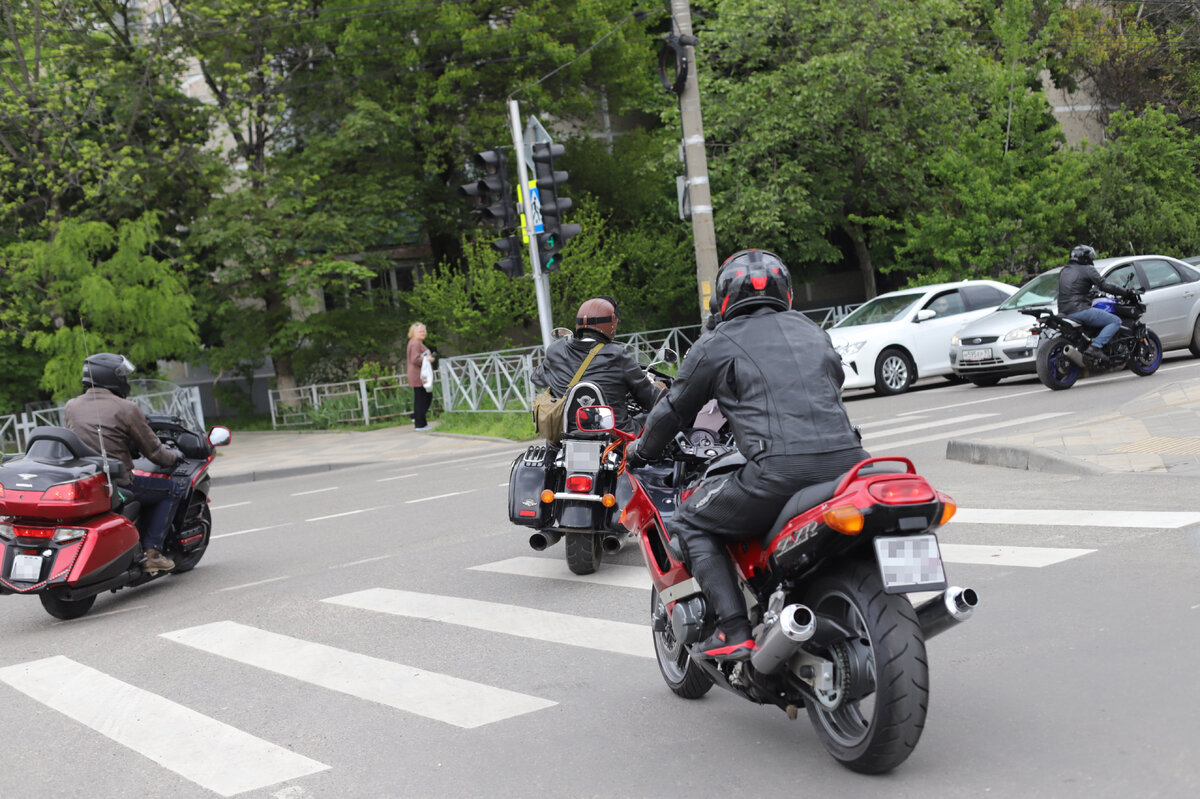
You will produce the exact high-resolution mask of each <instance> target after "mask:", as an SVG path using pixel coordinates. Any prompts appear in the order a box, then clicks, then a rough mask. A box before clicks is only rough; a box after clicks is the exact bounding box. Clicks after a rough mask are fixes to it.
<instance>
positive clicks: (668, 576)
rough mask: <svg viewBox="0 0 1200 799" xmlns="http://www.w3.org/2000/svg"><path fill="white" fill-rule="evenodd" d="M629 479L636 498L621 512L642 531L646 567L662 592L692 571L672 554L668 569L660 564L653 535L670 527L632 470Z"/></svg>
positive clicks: (640, 538) (626, 522)
mask: <svg viewBox="0 0 1200 799" xmlns="http://www.w3.org/2000/svg"><path fill="white" fill-rule="evenodd" d="M625 479H627V480H629V481H630V483H631V484H632V485H633V498H632V499H630V500H629V502H628V504H626V505H625V510H624V511H623V512H622V514H621V519H622V523H623V524H624V525H625V527H626V528H628V529H630V530H638V531H639V532H641V535H639V536H638V549H639V550H640V551H641V553H642V560H644V561H645V562H646V568H647V569H649V571H650V580H651V581H652V582H653V583H654V587H655V588H657V589H658V591H659V593H660V594H661V593H662V592H663V590H665V589H667V588H670V587H671V586H673V585H676V584H678V583H681V582H683V581H684V580H687V579H689V578H690V577H691V576H692V575H691V574H690V573H689V572H688V570H687V569H686V568H685V567H684V565H683V564H682V563H677V562H676V561H675V560H674V558H668V562H669V565H668V568H667V570H666V571H663V570H662V569H660V568H659V564H658V560H657V558H655V556H654V553H653V551H652V550H651V549H650V546H651V544H650V536H652V535H656V536H661V535H663V533H662V531H663V530H665V529H666V527H665V525H663V521H662V517H661V516H659V514H658V509H657V508H655V507H654V503H653V502H652V501H651V500H650V497H649V495H648V494H646V491H645V489H643V488H642V484H641V483H639V482H638V481H637V480H634V479H633V477H632V476H630V475H629V473H628V472H626V473H625ZM669 606H671V607H673V606H674V603H673V602H672V603H669Z"/></svg>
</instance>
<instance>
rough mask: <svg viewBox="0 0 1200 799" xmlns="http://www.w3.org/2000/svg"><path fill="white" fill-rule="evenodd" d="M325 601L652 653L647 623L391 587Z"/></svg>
mask: <svg viewBox="0 0 1200 799" xmlns="http://www.w3.org/2000/svg"><path fill="white" fill-rule="evenodd" d="M606 568H607V567H606ZM624 568H627V569H628V568H632V567H630V566H626V567H624ZM323 601H325V602H330V603H332V604H335V605H345V606H347V607H352V608H361V609H363V610H374V611H377V612H379V613H390V614H392V615H395V616H408V617H410V618H414V619H428V620H429V621H440V622H445V623H447V624H458V625H461V626H463V627H472V628H474V629H477V630H488V631H490V632H498V633H506V634H508V635H518V636H521V637H523V638H533V639H536V640H539V641H550V642H552V643H557V644H568V645H570V646H580V647H586V648H588V649H599V650H601V651H604V652H617V653H620V654H623V655H634V656H636V657H646V658H652V657H654V645H653V641H652V640H651V637H650V631H649V628H648V627H647V626H646V625H645V624H629V623H627V622H619V621H608V620H606V619H593V618H589V617H585V616H572V615H570V614H567V613H556V612H554V611H550V610H538V609H535V608H525V607H519V606H517V605H504V604H501V603H498V602H484V601H482V600H478V599H462V598H459V597H452V596H439V595H436V594H418V593H415V592H413V591H400V590H396V589H391V588H370V589H367V590H365V591H357V592H355V593H352V594H342V595H341V596H335V597H330V598H329V599H326V600H323Z"/></svg>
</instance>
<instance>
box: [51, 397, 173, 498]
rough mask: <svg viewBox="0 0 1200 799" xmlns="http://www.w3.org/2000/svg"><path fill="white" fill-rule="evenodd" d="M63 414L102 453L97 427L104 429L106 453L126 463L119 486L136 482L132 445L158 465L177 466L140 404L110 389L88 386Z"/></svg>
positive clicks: (68, 424)
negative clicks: (123, 397)
mask: <svg viewBox="0 0 1200 799" xmlns="http://www.w3.org/2000/svg"><path fill="white" fill-rule="evenodd" d="M63 415H64V416H65V417H66V427H67V429H68V430H70V431H71V432H72V433H74V434H75V435H77V436H79V439H80V440H81V441H82V442H83V443H85V444H87V445H88V446H89V447H91V448H92V449H94V450H96V452H100V436H99V435H98V434H97V433H96V428H97V427H100V428H101V429H102V430H103V431H104V452H105V454H106V455H107V456H108V457H110V458H118V459H120V461H121V463H123V464H125V469H126V474H125V476H124V478H122V479H120V480H117V481H116V482H117V484H118V485H129V484H130V483H132V482H133V453H132V452H131V450H132V448H133V446H136V447H137V449H138V451H139V452H141V454H142V455H145V456H146V457H147V458H149V459H150V460H152V461H154V462H155V463H157V464H158V465H159V466H174V465H175V464H176V463H178V462H179V456H178V455H177V454H176V453H174V452H172V451H171V450H169V449H167V448H166V447H164V446H163V445H162V442H161V441H159V440H158V436H156V435H154V431H153V430H151V429H150V424H149V423H148V422H147V421H146V414H144V413H142V409H141V408H139V407H138V406H137V403H134V402H131V401H130V400H127V399H121V398H120V397H118V396H117V395H116V394H114V393H112V392H111V391H109V390H108V389H107V388H89V389H88V390H87V391H85V392H83V393H82V394H80V395H79V396H78V397H76V398H75V399H73V400H71V401H70V402H68V403H67V407H66V408H64V409H63ZM131 445H132V446H131Z"/></svg>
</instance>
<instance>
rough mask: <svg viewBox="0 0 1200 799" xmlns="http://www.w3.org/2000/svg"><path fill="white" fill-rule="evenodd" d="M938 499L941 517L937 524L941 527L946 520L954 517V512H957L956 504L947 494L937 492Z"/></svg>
mask: <svg viewBox="0 0 1200 799" xmlns="http://www.w3.org/2000/svg"><path fill="white" fill-rule="evenodd" d="M938 499H939V500H941V502H942V518H941V519H940V520H939V521H938V526H939V527H941V526H942V525H943V524H945V523H946V522H948V521H950V520H951V519H952V518H954V514H955V513H957V512H958V505H957V504H956V503H955V502H954V499H953V498H951V497H950V495H949V494H943V493H942V492H941V491H939V492H938Z"/></svg>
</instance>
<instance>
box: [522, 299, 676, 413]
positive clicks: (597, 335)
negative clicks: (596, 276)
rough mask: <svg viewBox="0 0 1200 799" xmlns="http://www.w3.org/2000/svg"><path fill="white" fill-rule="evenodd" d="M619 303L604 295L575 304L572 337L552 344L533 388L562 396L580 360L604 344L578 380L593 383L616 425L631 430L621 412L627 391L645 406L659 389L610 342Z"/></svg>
mask: <svg viewBox="0 0 1200 799" xmlns="http://www.w3.org/2000/svg"><path fill="white" fill-rule="evenodd" d="M618 321H619V319H618V316H617V306H616V303H614V302H613V301H612V300H611V299H609V298H608V297H593V298H592V299H590V300H587V301H586V302H584V303H583V304H582V305H580V306H579V311H578V312H577V314H576V316H575V336H574V337H573V338H561V339H558V340H557V341H553V342H551V343H550V347H549V349H547V350H546V358H545V360H543V361H542V363H541V365H540V366H538V367H537V369H535V370H534V371H533V377H532V380H533V384H534V385H535V386H543V387H549V389H550V392H551V393H552V394H554V396H555V397H561V396H562V395H563V394H564V393H565V392H566V390H567V385H568V384H569V383H570V382H571V378H572V377H574V376H575V372H576V371H577V370H578V369H579V365H580V364H581V363H583V359H584V358H586V357H587V355H588V353H589V352H591V350H592V348H593V347H595V346H596V345H597V344H601V343H603V344H604V348H603V349H601V350H600V351H599V352H598V353H596V357H594V358H592V362H591V363H589V364H588V368H587V371H586V372H584V374H583V377H582V378H580V379H581V380H584V381H587V382H590V383H595V384H596V386H597V387H598V388H599V389H600V391H602V392H603V393H604V401H605V402H606V403H608V404H609V405H611V406H612V408H613V412H614V414H615V415H616V422H617V427H618V428H619V429H621V430H627V431H630V432H633V431H634V430H636V428H635V427H634V426H633V424H632V421H631V420H630V418H629V414H628V413H627V412H626V410H625V397H626V395H627V394H628V395H631V396H632V397H633V398H634V400H636V401H637V403H638V404H639V405H641V406H642V407H643V408H649V407H650V406H651V405H653V404H654V398H655V397H656V396H657V395H658V389H656V388H655V387H654V385H653V384H652V383H650V381H649V380H647V379H646V375H645V373H644V372H643V371H642V369H641V367H640V366H638V363H637V361H636V360H634V358H633V356H632V355H630V354H629V353H628V352H626V351H625V348H624V347H622V346H621V345H620V344H616V343H613V340H612V339H613V336H614V335H615V334H616V332H617V322H618Z"/></svg>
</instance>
